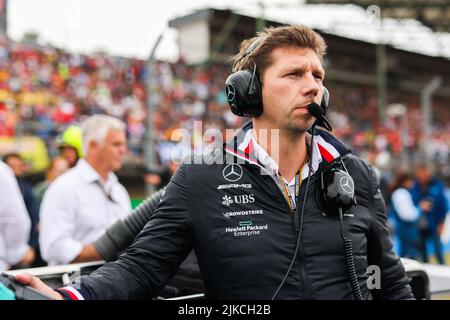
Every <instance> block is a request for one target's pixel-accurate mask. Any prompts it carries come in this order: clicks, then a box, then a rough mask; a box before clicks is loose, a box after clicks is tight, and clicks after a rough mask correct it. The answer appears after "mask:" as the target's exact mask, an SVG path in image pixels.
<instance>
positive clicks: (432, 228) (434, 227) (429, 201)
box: [412, 163, 449, 264]
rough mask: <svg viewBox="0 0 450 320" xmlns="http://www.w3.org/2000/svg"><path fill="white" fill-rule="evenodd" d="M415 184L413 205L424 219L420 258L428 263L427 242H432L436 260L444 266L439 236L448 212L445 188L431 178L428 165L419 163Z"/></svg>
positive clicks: (434, 178) (421, 227)
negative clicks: (420, 211)
mask: <svg viewBox="0 0 450 320" xmlns="http://www.w3.org/2000/svg"><path fill="white" fill-rule="evenodd" d="M415 175H416V182H415V184H414V187H413V189H412V196H413V199H414V203H415V204H416V205H417V206H419V207H420V209H421V210H422V212H423V214H424V217H425V219H423V220H422V221H423V222H421V223H420V224H419V227H420V239H421V242H422V244H421V250H422V258H423V261H424V262H428V249H427V242H428V240H432V243H433V245H434V251H435V255H436V258H437V260H438V262H439V263H440V264H445V261H444V257H443V254H442V243H441V234H442V231H443V227H444V221H445V217H446V215H447V212H448V210H449V206H448V203H447V198H446V197H445V186H444V183H443V182H441V181H440V180H439V179H438V178H437V177H433V175H432V172H431V169H430V168H429V165H428V164H426V163H421V164H419V165H418V166H417V167H416V172H415Z"/></svg>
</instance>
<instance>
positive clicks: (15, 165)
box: [6, 157, 26, 177]
mask: <svg viewBox="0 0 450 320" xmlns="http://www.w3.org/2000/svg"><path fill="white" fill-rule="evenodd" d="M6 163H7V164H8V165H9V167H10V168H11V169H12V171H13V172H14V175H15V176H16V177H20V176H22V175H23V174H24V173H25V171H26V165H25V162H24V161H23V160H22V159H20V158H17V157H9V158H8V160H6Z"/></svg>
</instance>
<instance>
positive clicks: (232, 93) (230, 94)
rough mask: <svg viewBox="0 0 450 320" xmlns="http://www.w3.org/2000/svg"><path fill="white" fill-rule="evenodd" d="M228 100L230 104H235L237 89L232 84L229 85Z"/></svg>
mask: <svg viewBox="0 0 450 320" xmlns="http://www.w3.org/2000/svg"><path fill="white" fill-rule="evenodd" d="M226 93H227V100H228V101H230V102H234V98H235V97H236V88H235V87H234V86H233V85H232V84H228V85H227V88H226Z"/></svg>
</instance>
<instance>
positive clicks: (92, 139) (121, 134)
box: [40, 115, 131, 265]
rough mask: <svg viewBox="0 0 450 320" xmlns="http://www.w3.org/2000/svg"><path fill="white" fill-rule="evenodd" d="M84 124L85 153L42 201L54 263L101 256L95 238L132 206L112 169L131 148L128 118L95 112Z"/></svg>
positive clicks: (48, 255) (46, 244)
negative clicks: (127, 126)
mask: <svg viewBox="0 0 450 320" xmlns="http://www.w3.org/2000/svg"><path fill="white" fill-rule="evenodd" d="M81 130H82V135H83V150H84V151H85V158H82V159H80V160H79V161H78V163H77V165H76V166H75V167H74V168H72V169H70V170H69V171H67V172H66V173H64V174H62V175H61V176H59V177H58V178H56V180H55V181H54V182H53V183H52V184H50V186H49V187H48V189H47V191H46V192H45V194H44V198H43V200H42V204H41V209H40V213H41V221H42V222H41V237H40V240H41V250H42V256H43V257H44V259H45V260H46V261H47V262H48V263H49V265H55V264H66V263H71V262H83V261H92V260H101V258H100V257H99V256H98V254H97V251H96V250H95V249H94V247H93V246H92V244H91V243H92V242H93V241H94V240H96V239H97V238H98V237H99V236H100V235H102V234H103V233H104V231H105V230H106V229H107V228H108V227H109V226H110V225H112V224H113V223H114V222H116V221H117V220H118V219H121V218H124V217H125V216H126V215H128V214H129V213H130V212H131V201H130V198H129V196H128V193H127V191H126V190H125V188H124V187H123V186H122V185H121V184H120V183H119V182H118V180H117V177H116V176H115V174H114V173H113V172H114V171H117V170H119V169H120V168H121V167H122V164H123V160H124V157H125V153H126V150H127V147H126V137H125V124H124V123H123V122H122V121H120V120H118V119H116V118H113V117H110V116H105V115H94V116H92V117H89V118H87V119H86V120H85V121H84V122H83V123H82V125H81Z"/></svg>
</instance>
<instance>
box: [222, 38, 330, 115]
mask: <svg viewBox="0 0 450 320" xmlns="http://www.w3.org/2000/svg"><path fill="white" fill-rule="evenodd" d="M263 39H264V38H258V39H256V40H255V41H254V42H253V43H252V44H251V45H250V46H249V47H248V48H247V50H246V51H245V52H244V54H243V55H242V56H241V57H240V58H239V59H238V60H236V62H235V63H234V65H233V73H232V74H231V75H229V76H228V78H227V80H225V94H226V96H227V101H228V103H229V105H230V107H231V112H233V113H234V114H235V115H237V116H240V117H258V116H259V115H261V113H262V112H263V102H262V86H261V80H260V78H259V75H258V72H257V71H256V63H255V62H253V70H250V69H243V70H239V71H236V70H235V68H236V65H237V64H238V62H239V61H241V60H242V59H244V58H245V57H247V56H249V55H251V54H252V52H253V51H255V49H256V48H257V47H258V46H259V45H260V44H261V42H263ZM323 89H324V91H323V96H322V101H321V103H320V106H321V109H322V114H323V115H326V113H327V110H328V103H329V101H330V94H329V92H328V90H327V88H325V87H324V88H323Z"/></svg>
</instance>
